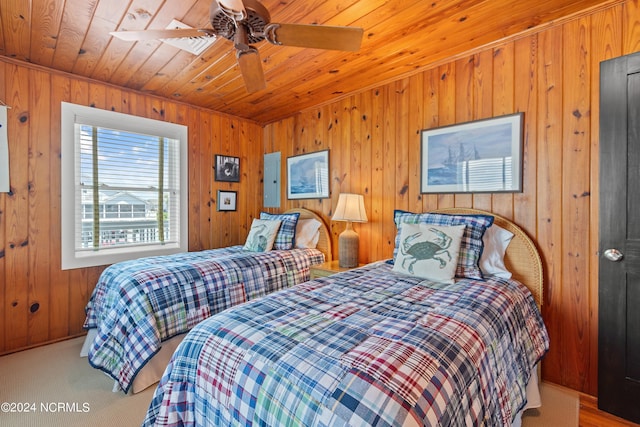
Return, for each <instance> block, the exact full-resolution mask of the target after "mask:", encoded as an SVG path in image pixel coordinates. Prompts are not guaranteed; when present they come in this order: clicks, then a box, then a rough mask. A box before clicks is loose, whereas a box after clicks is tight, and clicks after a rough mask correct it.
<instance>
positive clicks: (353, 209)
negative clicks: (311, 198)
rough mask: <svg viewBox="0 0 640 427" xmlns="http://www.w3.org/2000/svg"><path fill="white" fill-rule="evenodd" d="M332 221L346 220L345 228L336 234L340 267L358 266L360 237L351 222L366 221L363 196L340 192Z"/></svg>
mask: <svg viewBox="0 0 640 427" xmlns="http://www.w3.org/2000/svg"><path fill="white" fill-rule="evenodd" d="M331 220H332V221H346V222H347V228H346V229H345V230H344V231H343V232H342V233H340V236H338V258H339V265H340V267H346V268H351V267H357V266H358V244H359V240H360V238H359V237H358V233H356V232H355V231H354V230H353V228H352V226H351V223H352V222H367V212H365V210H364V197H363V196H362V195H360V194H351V193H341V194H340V196H339V197H338V206H336V210H335V212H334V214H333V217H331Z"/></svg>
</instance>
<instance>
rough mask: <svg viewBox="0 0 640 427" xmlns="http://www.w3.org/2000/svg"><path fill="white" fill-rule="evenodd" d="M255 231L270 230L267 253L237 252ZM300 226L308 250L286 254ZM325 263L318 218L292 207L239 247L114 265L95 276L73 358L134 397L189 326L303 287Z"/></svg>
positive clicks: (265, 218)
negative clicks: (307, 228)
mask: <svg viewBox="0 0 640 427" xmlns="http://www.w3.org/2000/svg"><path fill="white" fill-rule="evenodd" d="M274 219H277V220H274ZM281 220H282V221H281ZM284 220H286V221H289V222H288V224H287V228H286V229H285V227H284ZM256 224H257V225H258V226H264V225H265V224H268V225H269V226H272V225H273V227H272V228H273V233H271V234H270V235H269V237H270V238H271V241H270V242H269V243H270V246H269V247H272V246H273V248H275V249H273V250H268V249H267V250H266V251H262V252H254V251H248V250H245V248H247V247H248V245H249V243H250V241H252V242H254V243H255V244H256V245H258V246H260V243H261V242H262V241H259V239H258V240H256V239H257V237H261V236H257V237H256V238H255V239H250V238H251V237H252V236H253V235H254V233H253V231H254V229H255V230H257V229H258V228H259V227H258V226H256ZM281 224H282V226H280V225H281ZM303 224H304V225H309V226H311V227H312V229H310V231H312V234H310V235H309V236H308V240H310V241H312V243H308V244H305V245H304V246H305V247H304V248H296V247H293V246H294V243H295V240H294V237H293V233H294V230H295V232H298V234H299V237H302V236H300V226H301V225H303ZM296 226H297V228H296ZM283 232H285V234H286V235H282V234H281V233H283ZM281 237H282V238H283V239H284V240H282V241H281V242H280V241H278V240H277V239H280V238H281ZM299 240H301V239H299ZM296 246H297V245H296ZM283 248H286V249H283ZM330 260H331V238H330V235H329V231H328V228H327V227H326V225H325V223H324V222H323V220H322V218H321V217H320V216H319V215H317V214H315V213H314V212H312V211H309V210H307V209H302V208H300V209H291V210H288V211H287V212H285V213H284V214H269V213H261V216H260V219H259V220H258V219H257V220H254V223H253V224H252V228H251V230H250V233H249V236H247V242H246V243H245V245H237V246H231V247H226V248H219V249H212V250H204V251H199V252H188V253H181V254H175V255H169V256H161V257H148V258H141V259H139V260H132V261H125V262H122V263H117V264H114V265H112V266H109V267H107V268H106V269H105V270H104V271H103V273H102V274H101V276H100V279H99V281H98V283H97V285H96V287H95V289H94V291H93V293H92V296H91V298H90V300H89V302H88V304H87V307H86V319H85V323H84V327H85V328H86V329H87V330H88V333H87V337H86V339H85V342H84V345H83V348H82V350H81V356H87V357H88V360H89V363H90V364H91V365H92V366H93V367H95V368H97V369H99V370H102V371H104V372H105V373H106V374H108V375H109V376H110V377H112V378H113V379H114V380H115V384H114V391H117V390H123V391H124V392H125V393H128V392H132V393H137V392H139V391H141V390H144V389H145V388H147V387H149V386H150V385H152V384H154V383H157V382H158V380H159V379H160V377H161V375H162V373H163V372H164V369H165V368H166V366H167V363H168V361H169V359H170V357H171V354H173V351H174V350H175V348H176V347H177V345H178V344H179V342H180V341H181V340H182V338H183V337H184V334H185V333H186V332H187V331H188V330H189V329H191V328H192V327H193V326H195V325H196V324H197V323H199V322H200V321H202V320H203V319H205V318H207V317H209V316H211V315H212V314H215V313H217V312H219V311H222V310H224V309H226V308H228V307H231V306H234V305H237V304H239V303H242V302H245V301H248V300H251V299H254V298H257V297H260V296H263V295H266V294H268V293H270V292H274V291H277V290H280V289H284V288H287V287H290V286H293V285H295V284H298V283H302V282H305V281H307V280H309V277H310V266H311V265H313V264H318V263H322V262H325V261H330Z"/></svg>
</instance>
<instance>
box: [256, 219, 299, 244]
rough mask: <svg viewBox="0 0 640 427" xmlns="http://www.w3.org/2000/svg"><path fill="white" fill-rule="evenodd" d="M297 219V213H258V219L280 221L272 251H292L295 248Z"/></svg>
mask: <svg viewBox="0 0 640 427" xmlns="http://www.w3.org/2000/svg"><path fill="white" fill-rule="evenodd" d="M298 218H300V214H299V213H298V212H295V213H287V214H271V213H268V212H260V219H271V220H274V219H277V220H280V221H282V222H281V223H280V228H279V229H278V234H276V240H275V241H274V242H273V249H293V248H294V247H295V238H296V226H297V225H298Z"/></svg>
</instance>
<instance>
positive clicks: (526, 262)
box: [433, 208, 544, 307]
mask: <svg viewBox="0 0 640 427" xmlns="http://www.w3.org/2000/svg"><path fill="white" fill-rule="evenodd" d="M433 212H439V213H446V214H463V215H491V216H492V217H493V218H494V219H493V223H494V224H496V225H499V226H500V227H502V228H504V229H505V230H509V231H510V232H512V233H513V239H512V240H511V243H510V244H509V246H508V247H507V252H506V254H505V256H504V263H505V266H506V267H507V270H509V271H510V272H511V273H512V275H513V278H514V279H516V280H517V281H519V282H521V283H522V284H524V285H525V286H527V287H528V288H529V290H530V291H531V293H532V294H533V298H534V299H535V300H536V302H537V303H538V306H540V307H541V306H542V302H543V295H544V292H543V291H544V286H543V285H544V283H543V282H544V277H543V274H542V259H541V258H540V254H539V253H538V249H537V248H536V246H535V244H534V243H533V240H531V238H530V237H529V236H528V235H527V234H526V233H525V232H524V230H523V229H522V228H520V227H519V226H517V225H516V224H514V223H513V222H512V221H510V220H508V219H506V218H504V217H502V216H500V215H496V214H494V213H491V212H487V211H483V210H480V209H470V208H444V209H437V210H435V211H433Z"/></svg>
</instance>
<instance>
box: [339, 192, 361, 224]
mask: <svg viewBox="0 0 640 427" xmlns="http://www.w3.org/2000/svg"><path fill="white" fill-rule="evenodd" d="M331 220H332V221H352V222H367V212H366V211H365V210H364V197H363V196H362V195H361V194H353V193H341V194H340V196H338V206H336V210H335V212H334V213H333V217H331Z"/></svg>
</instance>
